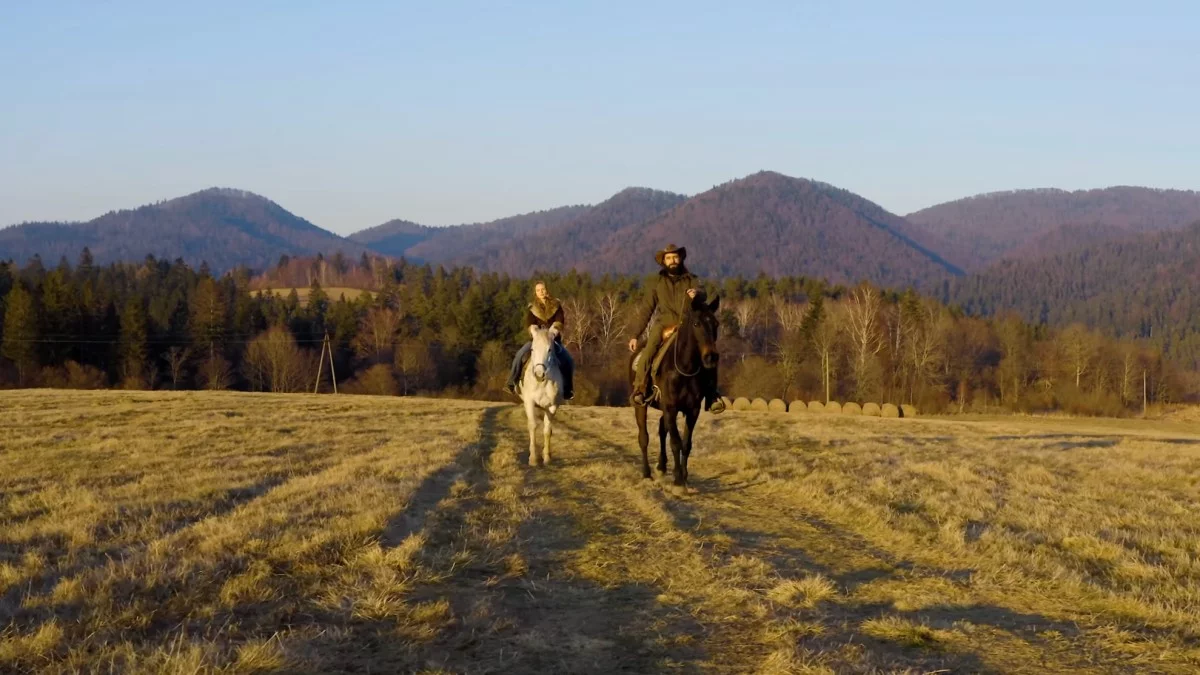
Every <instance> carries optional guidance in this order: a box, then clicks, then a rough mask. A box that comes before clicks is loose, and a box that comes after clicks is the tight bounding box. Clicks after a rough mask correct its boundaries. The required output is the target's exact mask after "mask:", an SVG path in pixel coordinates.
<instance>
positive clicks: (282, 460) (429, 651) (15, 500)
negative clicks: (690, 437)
mask: <svg viewBox="0 0 1200 675" xmlns="http://www.w3.org/2000/svg"><path fill="white" fill-rule="evenodd" d="M632 417H633V415H632V413H631V411H630V410H628V409H608V408H572V407H567V408H565V409H564V410H563V411H562V412H561V413H560V415H559V424H558V425H557V429H556V434H555V440H556V447H555V450H554V459H553V461H552V463H551V464H550V465H549V466H546V467H537V468H530V467H528V466H527V465H526V461H527V448H526V446H527V442H528V437H527V435H526V432H525V420H524V414H523V413H522V412H521V411H520V410H519V409H518V408H517V407H516V406H514V405H498V404H494V403H493V404H488V403H481V402H467V401H448V400H430V399H400V398H390V397H353V396H330V395H322V396H308V395H267V394H243V393H201V392H180V393H160V392H116V391H97V392H83V391H54V390H41V391H38V390H22V391H4V392H0V419H2V420H3V424H2V425H0V427H2V433H0V671H2V672H24V671H29V672H46V673H59V672H120V673H150V672H154V673H158V672H171V673H209V672H214V673H215V672H223V673H224V672H227V673H268V672H288V673H293V672H299V673H317V672H360V673H367V672H371V673H385V672H428V673H450V672H472V673H513V672H516V673H521V672H547V673H568V672H571V673H584V672H614V671H617V672H662V671H680V672H728V673H743V672H761V673H885V672H887V673H891V672H907V673H931V672H961V673H976V672H996V673H1047V672H1068V671H1070V672H1085V673H1115V672H1154V673H1194V672H1197V670H1200V429H1198V428H1197V425H1196V424H1194V423H1190V422H1188V421H1186V420H1185V421H1176V422H1161V423H1151V422H1143V421H1137V420H1125V421H1116V420H1100V421H1094V420H1073V419H1035V418H1020V417H1011V418H995V419H972V420H956V419H951V418H916V419H894V420H893V419H880V418H866V417H840V416H822V415H807V414H801V415H786V414H768V413H757V412H753V413H752V412H729V413H726V414H725V415H722V416H720V417H717V418H712V417H709V416H705V417H704V418H703V419H702V422H701V424H700V427H699V429H698V431H697V436H696V449H695V452H694V454H693V458H692V464H691V479H692V489H691V490H690V491H689V492H687V493H686V494H678V493H676V492H674V491H673V490H671V489H669V488H667V487H664V486H663V485H660V484H658V483H656V482H651V481H643V480H642V479H641V478H640V458H639V457H638V455H637V448H636V438H635V434H634V430H633V428H632Z"/></svg>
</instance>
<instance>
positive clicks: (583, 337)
mask: <svg viewBox="0 0 1200 675" xmlns="http://www.w3.org/2000/svg"><path fill="white" fill-rule="evenodd" d="M562 307H563V312H564V313H565V314H566V324H565V326H564V327H563V344H564V345H566V346H567V347H568V348H569V347H571V345H574V346H575V350H574V352H575V355H576V356H577V357H578V360H579V362H580V363H583V348H584V346H585V345H587V343H589V342H591V341H592V339H593V338H594V337H595V329H596V317H595V315H594V314H592V311H591V307H590V306H589V305H588V303H586V302H583V301H581V300H579V299H578V298H570V299H568V300H564V301H563V303H562Z"/></svg>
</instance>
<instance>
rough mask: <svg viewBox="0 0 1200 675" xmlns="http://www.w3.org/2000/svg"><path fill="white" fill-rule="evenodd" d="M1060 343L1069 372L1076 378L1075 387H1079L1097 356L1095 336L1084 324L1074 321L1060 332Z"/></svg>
mask: <svg viewBox="0 0 1200 675" xmlns="http://www.w3.org/2000/svg"><path fill="white" fill-rule="evenodd" d="M1058 344H1059V348H1060V349H1061V350H1062V355H1063V359H1064V361H1065V364H1066V366H1067V369H1068V374H1069V375H1070V376H1071V377H1073V378H1075V387H1076V388H1078V387H1079V384H1080V381H1081V380H1082V379H1083V376H1084V375H1085V374H1087V372H1088V370H1089V369H1090V368H1091V367H1092V363H1093V360H1094V359H1095V358H1096V351H1097V350H1096V340H1095V337H1094V336H1093V335H1092V334H1091V332H1089V331H1088V329H1087V328H1086V327H1085V326H1084V325H1083V324H1079V323H1073V324H1071V325H1070V326H1067V327H1066V328H1065V329H1064V330H1063V331H1062V332H1061V333H1059V334H1058Z"/></svg>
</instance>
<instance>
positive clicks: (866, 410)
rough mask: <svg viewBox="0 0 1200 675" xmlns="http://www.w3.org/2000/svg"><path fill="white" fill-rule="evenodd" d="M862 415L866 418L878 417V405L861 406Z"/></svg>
mask: <svg viewBox="0 0 1200 675" xmlns="http://www.w3.org/2000/svg"><path fill="white" fill-rule="evenodd" d="M863 414H864V415H866V416H868V417H879V404H878V403H864V404H863Z"/></svg>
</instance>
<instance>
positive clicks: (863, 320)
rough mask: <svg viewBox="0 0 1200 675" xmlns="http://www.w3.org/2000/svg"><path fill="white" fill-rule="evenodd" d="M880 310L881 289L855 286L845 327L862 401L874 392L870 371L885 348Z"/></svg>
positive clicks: (857, 390) (848, 307) (856, 389)
mask: <svg viewBox="0 0 1200 675" xmlns="http://www.w3.org/2000/svg"><path fill="white" fill-rule="evenodd" d="M879 309H880V299H879V292H878V291H876V290H875V289H874V288H871V287H870V286H866V285H864V286H860V287H859V288H857V289H855V290H854V291H853V292H852V293H851V294H850V302H849V303H848V304H847V305H846V329H847V333H848V335H849V337H850V345H851V349H852V353H853V370H854V395H855V398H857V399H859V400H864V399H866V398H867V397H868V396H869V395H870V394H871V393H873V392H872V391H871V386H870V379H871V374H872V370H873V368H874V367H875V365H876V363H875V357H876V356H877V355H878V354H879V352H880V351H881V350H882V349H883V334H882V332H881V331H880V321H879Z"/></svg>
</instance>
